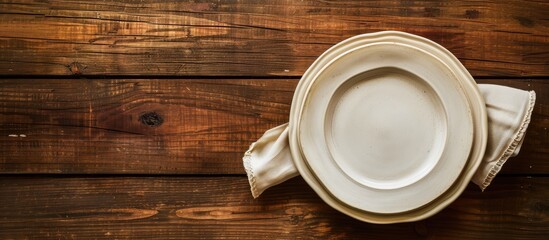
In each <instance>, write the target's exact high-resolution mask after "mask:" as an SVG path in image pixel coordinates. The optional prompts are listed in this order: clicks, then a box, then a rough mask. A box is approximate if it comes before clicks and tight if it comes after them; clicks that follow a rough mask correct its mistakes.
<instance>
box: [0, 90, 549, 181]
mask: <svg viewBox="0 0 549 240" xmlns="http://www.w3.org/2000/svg"><path fill="white" fill-rule="evenodd" d="M297 81H298V80H297V79H269V80H267V79H240V80H231V79H205V80H200V79H169V80H166V79H163V80H143V79H96V80H88V79H63V80H56V79H14V80H0V151H1V152H2V154H0V173H109V174H116V173H139V174H142V173H155V174H194V173H197V174H201V173H214V174H225V173H228V174H238V173H243V168H242V164H241V157H242V154H243V152H244V151H245V150H246V149H247V148H248V146H249V144H250V143H252V142H253V141H255V140H256V139H257V138H259V137H260V136H261V135H262V134H263V132H264V131H265V130H267V129H269V128H271V127H274V126H277V125H279V124H282V123H285V122H287V120H288V114H289V109H290V104H291V100H292V95H293V91H294V88H295V86H296V84H297ZM479 82H484V83H499V84H503V85H508V86H513V87H517V88H522V89H534V90H536V91H537V92H538V100H537V105H536V108H535V110H534V113H533V117H532V123H531V125H530V128H529V131H528V134H527V138H526V140H525V143H524V146H523V148H522V150H521V153H520V155H519V156H518V157H516V158H513V159H512V160H511V161H509V162H508V163H507V164H506V166H505V167H504V168H503V171H504V172H505V173H520V174H536V173H542V174H543V173H548V172H549V162H548V161H547V159H548V158H549V148H548V146H549V131H548V130H547V128H548V127H549V81H545V80H480V81H479ZM152 113H155V114H152ZM143 116H145V117H146V118H145V119H144V117H143ZM155 117H158V118H155ZM143 120H144V121H143ZM160 123H161V124H160ZM147 124H153V125H154V124H160V125H158V126H149V125H147Z"/></svg>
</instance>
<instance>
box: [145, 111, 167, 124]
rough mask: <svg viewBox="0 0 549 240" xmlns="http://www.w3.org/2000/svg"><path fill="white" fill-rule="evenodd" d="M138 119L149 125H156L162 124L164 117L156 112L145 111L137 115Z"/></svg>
mask: <svg viewBox="0 0 549 240" xmlns="http://www.w3.org/2000/svg"><path fill="white" fill-rule="evenodd" d="M139 121H140V122H141V123H143V124H145V125H147V126H149V127H158V126H160V125H162V123H163V122H164V119H163V118H162V116H160V114H158V113H156V112H147V113H143V114H141V116H139Z"/></svg>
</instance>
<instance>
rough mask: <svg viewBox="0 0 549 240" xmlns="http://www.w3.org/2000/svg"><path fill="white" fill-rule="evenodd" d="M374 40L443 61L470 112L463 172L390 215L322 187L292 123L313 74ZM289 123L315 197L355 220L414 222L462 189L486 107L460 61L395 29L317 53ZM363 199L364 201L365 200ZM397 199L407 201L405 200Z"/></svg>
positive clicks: (477, 155)
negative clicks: (427, 198) (428, 197)
mask: <svg viewBox="0 0 549 240" xmlns="http://www.w3.org/2000/svg"><path fill="white" fill-rule="evenodd" d="M378 42H393V43H403V44H407V45H411V46H415V47H417V48H419V49H422V50H424V51H426V52H428V53H430V54H433V56H436V57H437V58H439V59H440V61H441V62H442V63H444V66H445V67H446V68H448V69H449V71H450V72H451V73H452V74H453V75H454V76H455V77H457V78H458V79H459V80H460V83H461V84H462V85H461V87H462V88H463V89H464V91H465V93H466V97H467V99H468V101H469V103H470V111H471V112H472V117H473V125H474V140H473V146H472V149H471V151H470V155H469V161H467V162H466V165H465V166H464V168H463V171H461V174H460V175H459V177H458V178H457V180H456V181H455V182H454V183H453V184H452V185H451V186H450V187H449V189H448V190H447V191H445V192H444V193H442V194H441V195H440V196H439V197H438V198H436V199H433V200H432V201H431V202H429V203H428V204H426V205H423V206H421V207H420V208H416V209H412V210H410V211H406V212H401V213H394V214H380V213H375V212H369V211H364V210H362V209H358V208H354V207H351V206H349V205H347V204H345V203H343V202H341V200H340V199H339V198H338V197H335V196H334V195H332V193H331V192H329V191H328V190H327V189H325V188H324V187H323V185H322V184H321V182H320V181H319V180H318V179H317V176H315V175H314V174H313V172H312V171H311V169H309V167H308V166H307V163H306V162H305V160H304V156H303V154H302V152H301V151H299V150H302V149H301V145H300V144H299V141H298V136H299V134H298V131H297V129H298V127H295V126H296V125H299V121H300V119H301V110H302V108H303V106H304V99H305V95H306V94H305V93H306V92H307V91H308V86H309V85H310V83H311V81H312V80H313V79H314V76H316V75H317V74H318V73H319V72H320V70H322V69H323V68H324V67H325V66H326V65H327V64H328V63H329V62H330V61H332V60H333V59H334V58H336V57H337V56H338V55H341V54H343V53H344V52H346V51H349V50H351V49H354V48H356V47H360V46H364V45H367V44H371V43H378ZM434 92H437V91H434ZM431 95H432V94H431ZM441 99H442V98H441ZM431 109H436V108H431ZM435 112H438V111H435ZM290 126H294V127H292V128H290V145H291V148H292V149H297V150H298V151H292V156H293V159H294V162H295V164H296V167H297V168H298V170H299V172H300V174H301V175H302V177H303V178H304V179H305V180H306V181H307V182H308V183H309V185H310V186H311V187H312V188H313V189H314V190H315V191H316V192H317V193H318V194H319V196H320V197H321V198H322V199H323V200H324V201H325V202H327V203H328V204H329V205H330V206H332V207H334V208H335V209H337V210H339V211H341V212H343V213H345V214H347V215H349V216H352V217H355V218H357V219H360V220H363V221H367V222H375V223H394V222H406V221H416V220H419V219H423V218H425V217H428V216H431V215H432V214H434V213H436V212H438V211H440V210H441V209H442V208H444V207H445V206H447V205H448V204H450V203H451V202H452V201H453V200H455V198H457V196H459V194H460V193H461V192H462V191H463V190H464V188H465V187H466V186H467V183H468V181H469V180H470V179H471V177H472V175H473V174H474V172H475V171H476V169H477V168H478V165H479V163H480V160H481V158H482V156H483V154H484V150H485V146H486V137H487V132H486V131H487V122H486V110H485V106H484V102H483V100H482V98H481V96H480V94H479V92H478V89H477V86H476V84H475V82H474V80H473V79H472V77H471V76H470V75H469V73H468V72H467V71H466V69H465V68H464V67H463V66H462V65H461V63H459V61H458V60H457V59H456V58H455V57H454V56H453V55H452V54H451V53H450V52H448V51H447V50H446V49H444V48H443V47H441V46H439V45H437V44H436V43H434V42H431V41H429V40H427V39H424V38H421V37H418V36H415V35H411V34H406V33H402V32H395V31H387V32H378V33H372V34H364V35H359V36H356V37H353V38H350V39H348V40H345V41H343V42H342V43H340V44H337V45H335V46H334V47H332V48H330V49H329V50H328V51H326V52H325V53H324V54H323V55H322V56H320V57H319V58H318V59H317V60H316V61H315V62H314V63H313V64H312V65H311V67H310V68H309V69H308V70H307V72H306V73H305V74H304V76H303V78H302V80H301V81H300V84H299V85H298V87H297V89H296V94H295V95H294V99H293V102H292V111H291V112H290ZM435 135H436V134H435ZM435 165H436V164H435ZM431 172H432V171H431ZM393 186H395V185H393ZM364 200H365V201H366V200H367V199H364ZM401 200H402V201H407V200H408V199H401Z"/></svg>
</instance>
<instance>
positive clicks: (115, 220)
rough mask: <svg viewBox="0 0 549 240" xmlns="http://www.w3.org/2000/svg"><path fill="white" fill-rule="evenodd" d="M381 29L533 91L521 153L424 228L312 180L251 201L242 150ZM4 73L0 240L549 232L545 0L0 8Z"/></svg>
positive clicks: (148, 0) (17, 2)
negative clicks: (346, 47)
mask: <svg viewBox="0 0 549 240" xmlns="http://www.w3.org/2000/svg"><path fill="white" fill-rule="evenodd" d="M380 30H401V31H407V32H410V33H415V34H418V35H421V36H424V37H428V38H430V39H432V40H434V41H435V42H437V43H439V44H441V45H443V46H444V47H446V48H448V49H449V50H450V51H451V52H452V53H454V54H455V55H456V56H457V57H458V58H459V59H460V60H461V61H462V62H463V64H464V65H465V66H466V67H467V68H468V69H469V71H470V72H471V74H472V75H473V76H474V77H475V79H476V80H477V82H479V83H494V84H501V85H506V86H511V87H516V88H520V89H525V90H535V91H536V92H537V96H538V100H537V103H536V107H535V109H534V112H533V115H532V122H531V124H530V128H529V130H528V133H527V137H526V140H525V142H524V145H523V148H522V150H521V153H520V155H519V156H518V157H516V158H513V159H511V160H510V161H509V162H508V163H507V164H506V165H505V166H504V168H503V170H502V173H501V174H500V175H499V176H498V177H497V178H496V180H495V181H494V182H493V184H492V185H491V186H490V188H489V189H488V190H487V191H485V192H484V193H483V192H481V191H480V190H479V189H478V188H477V187H476V186H474V185H470V186H469V188H468V189H467V190H466V191H465V193H464V194H463V195H462V196H461V197H460V198H459V199H458V200H457V201H456V202H455V203H453V204H452V205H451V206H450V207H448V208H447V209H445V210H443V211H442V212H441V213H439V214H437V215H435V216H433V217H431V218H429V219H426V220H423V221H419V222H415V223H405V224H393V225H375V224H367V223H363V222H359V221H356V220H354V219H351V218H349V217H347V216H345V215H343V214H340V213H338V212H337V211H335V210H333V209H331V208H330V207H328V206H327V205H326V204H324V203H323V202H322V201H321V200H320V199H319V198H318V197H317V196H316V194H315V193H314V192H313V191H312V190H310V188H309V187H308V186H307V185H306V184H305V182H304V181H303V180H302V179H300V178H299V177H298V178H296V179H292V180H291V181H288V182H286V183H283V184H282V185H280V186H277V187H275V188H272V189H269V190H268V191H267V192H266V193H265V194H264V195H262V196H261V197H260V198H259V199H255V200H254V199H253V198H252V196H251V194H250V192H249V189H248V184H247V179H246V176H245V173H244V170H243V168H242V165H241V157H242V153H243V152H244V151H245V150H246V149H247V147H248V145H249V144H250V143H252V142H253V141H255V140H256V139H257V138H258V137H259V136H261V134H262V133H263V132H264V131H265V130H267V129H269V128H271V127H274V126H277V125H279V124H282V123H284V122H286V121H287V119H288V113H289V109H290V104H291V99H292V95H293V91H294V88H295V86H296V84H297V82H298V81H299V77H300V75H301V74H302V73H303V72H304V71H305V70H306V68H307V67H308V66H309V64H311V63H312V61H314V59H315V58H316V57H318V56H319V55H320V54H321V53H322V52H323V51H324V50H326V49H327V48H329V47H330V46H332V45H333V44H335V43H337V42H339V41H341V40H343V39H345V38H348V37H350V36H353V35H356V34H361V33H368V32H374V31H380ZM0 77H1V79H0V238H2V239H25V238H39V239H44V238H49V239H72V238H75V239H88V238H91V239H97V238H107V239H114V238H116V239H119V238H130V239H135V238H154V239H188V238H202V239H213V238H217V239H219V238H222V239H237V238H238V239H365V238H382V239H385V238H391V237H392V238H396V237H399V238H403V239H409V238H434V239H442V238H459V239H464V238H466V239H477V238H480V239H509V238H512V239H543V238H544V237H545V238H546V237H547V236H549V130H548V127H549V2H547V1H495V0H490V1H390V0H383V1H320V0H319V1H313V0H305V1H289V0H288V1H274V0H261V1H225V0H218V1H174V0H135V1H131V0H123V1H106V0H105V1H81V0H80V1H68V0H35V1H32V0H11V1H8V0H0Z"/></svg>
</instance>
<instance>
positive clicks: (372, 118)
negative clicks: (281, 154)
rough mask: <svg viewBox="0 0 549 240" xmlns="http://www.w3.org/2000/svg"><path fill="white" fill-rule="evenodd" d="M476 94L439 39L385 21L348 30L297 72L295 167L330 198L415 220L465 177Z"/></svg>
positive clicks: (372, 217)
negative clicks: (366, 29) (382, 28)
mask: <svg viewBox="0 0 549 240" xmlns="http://www.w3.org/2000/svg"><path fill="white" fill-rule="evenodd" d="M486 119H487V118H486V110H485V105H484V100H483V98H482V97H481V96H480V94H479V91H478V88H477V86H476V83H475V82H474V80H473V78H472V77H471V75H470V74H469V73H468V72H467V70H466V69H465V68H464V67H463V65H462V64H461V63H460V62H459V61H458V60H457V59H456V58H455V57H454V56H453V55H452V54H451V53H450V52H449V51H447V50H446V49H445V48H443V47H442V46H440V45H438V44H436V43H434V42H432V41H430V40H428V39H425V38H422V37H419V36H415V35H412V34H407V33H403V32H395V31H386V32H378V33H372V34H365V35H359V36H356V37H353V38H350V39H347V40H345V41H343V42H341V43H339V44H337V45H335V46H333V47H332V48H330V49H329V50H327V51H326V52H325V53H324V54H322V55H321V56H320V57H319V58H318V59H317V60H316V61H315V62H314V63H313V64H312V65H311V67H310V68H309V69H308V70H307V72H306V73H305V74H304V75H303V77H302V79H301V81H300V82H299V85H298V87H297V89H296V93H295V95H294V99H293V101H292V109H291V113H290V126H292V127H291V128H290V145H291V149H292V150H295V149H298V150H299V151H292V157H293V159H294V163H295V165H296V167H297V168H298V170H299V172H300V174H301V175H302V176H303V178H304V179H305V180H306V181H307V182H308V183H309V185H310V186H311V187H312V188H313V189H314V190H315V191H316V192H317V193H318V194H319V195H320V197H321V198H322V199H323V200H324V201H325V202H327V203H328V204H329V205H331V206H332V207H334V208H336V209H338V210H339V211H341V212H343V213H346V214H347V215H350V216H352V217H355V218H357V219H360V220H363V221H367V222H374V223H394V222H405V221H416V220H420V219H423V218H426V217H428V216H431V215H433V214H434V213H436V212H438V211H440V210H441V209H442V208H444V207H445V206H447V205H448V204H450V203H451V202H452V201H453V200H455V199H456V198H457V197H458V196H459V195H460V193H461V192H462V191H463V190H464V188H465V187H466V186H467V184H468V182H469V180H470V179H471V177H472V176H473V174H474V173H475V171H476V169H477V167H478V166H479V164H480V161H481V159H482V156H483V155H484V149H485V146H486V141H487V120H486Z"/></svg>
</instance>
